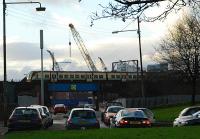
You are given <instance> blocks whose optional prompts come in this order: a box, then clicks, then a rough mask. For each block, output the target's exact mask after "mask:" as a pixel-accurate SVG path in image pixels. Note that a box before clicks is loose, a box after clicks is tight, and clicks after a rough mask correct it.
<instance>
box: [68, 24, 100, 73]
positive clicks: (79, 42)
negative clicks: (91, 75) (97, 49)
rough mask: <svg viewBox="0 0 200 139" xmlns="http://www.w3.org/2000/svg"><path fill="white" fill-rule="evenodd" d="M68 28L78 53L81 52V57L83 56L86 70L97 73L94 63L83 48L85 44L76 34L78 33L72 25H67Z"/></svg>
mask: <svg viewBox="0 0 200 139" xmlns="http://www.w3.org/2000/svg"><path fill="white" fill-rule="evenodd" d="M69 27H70V29H71V32H72V36H73V38H74V41H75V42H76V44H77V46H78V48H79V50H80V52H81V55H82V56H83V58H84V60H85V62H86V64H87V66H88V68H89V69H90V70H91V71H97V68H96V66H95V65H94V62H93V61H92V58H91V57H90V55H89V53H88V50H87V48H86V47H85V44H84V43H83V40H82V38H81V36H80V34H79V33H78V31H77V30H76V29H75V28H74V25H73V24H69Z"/></svg>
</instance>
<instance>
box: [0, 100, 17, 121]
mask: <svg viewBox="0 0 200 139" xmlns="http://www.w3.org/2000/svg"><path fill="white" fill-rule="evenodd" d="M4 107H5V106H4V104H3V103H0V121H3V119H4V114H5V116H6V117H8V116H10V114H11V113H12V111H13V110H14V109H15V108H16V107H17V104H16V103H9V104H8V105H7V107H6V108H7V110H6V113H4Z"/></svg>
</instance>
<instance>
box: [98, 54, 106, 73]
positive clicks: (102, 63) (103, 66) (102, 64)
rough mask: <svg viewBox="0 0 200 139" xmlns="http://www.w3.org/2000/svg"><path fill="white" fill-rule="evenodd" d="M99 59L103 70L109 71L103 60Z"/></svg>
mask: <svg viewBox="0 0 200 139" xmlns="http://www.w3.org/2000/svg"><path fill="white" fill-rule="evenodd" d="M98 58H99V60H100V62H101V66H102V69H103V70H104V71H107V67H106V65H105V63H104V62H103V60H102V58H101V57H98Z"/></svg>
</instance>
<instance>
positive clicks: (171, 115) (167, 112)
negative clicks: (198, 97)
mask: <svg viewBox="0 0 200 139" xmlns="http://www.w3.org/2000/svg"><path fill="white" fill-rule="evenodd" d="M186 107H189V105H178V106H170V107H167V108H156V109H153V110H152V111H153V113H154V115H155V119H156V120H157V121H173V120H174V119H175V118H177V117H178V115H179V113H180V112H181V111H182V110H183V109H184V108H186Z"/></svg>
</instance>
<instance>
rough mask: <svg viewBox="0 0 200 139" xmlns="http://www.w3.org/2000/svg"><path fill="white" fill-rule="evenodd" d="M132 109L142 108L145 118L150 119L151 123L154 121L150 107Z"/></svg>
mask: <svg viewBox="0 0 200 139" xmlns="http://www.w3.org/2000/svg"><path fill="white" fill-rule="evenodd" d="M134 109H136V110H142V111H143V112H144V113H145V115H146V116H147V118H148V119H149V120H150V122H151V124H154V123H155V121H156V120H155V116H154V114H153V112H152V111H151V110H150V109H148V108H134Z"/></svg>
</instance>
